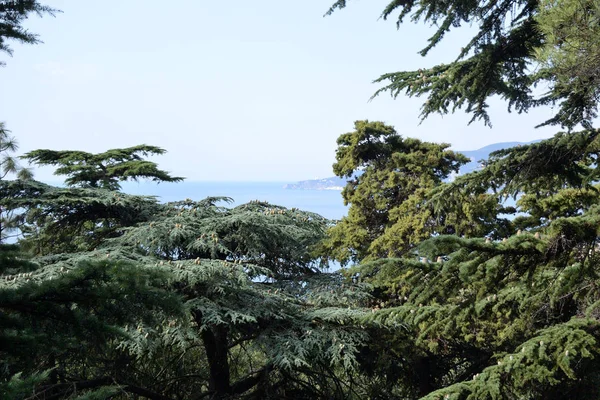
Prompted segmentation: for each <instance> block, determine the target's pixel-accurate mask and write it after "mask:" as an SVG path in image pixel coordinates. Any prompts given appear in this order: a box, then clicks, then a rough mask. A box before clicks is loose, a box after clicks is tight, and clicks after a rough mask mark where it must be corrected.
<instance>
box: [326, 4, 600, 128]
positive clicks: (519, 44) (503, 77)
mask: <svg viewBox="0 0 600 400" xmlns="http://www.w3.org/2000/svg"><path fill="white" fill-rule="evenodd" d="M346 3H347V1H346V0H339V1H336V2H335V4H334V5H333V6H332V7H331V8H330V10H329V12H328V14H331V13H332V12H334V11H335V10H336V9H340V8H344V7H345V6H346ZM540 3H542V4H543V7H545V9H546V10H549V11H546V12H544V13H542V15H541V19H538V10H539V7H540ZM593 4H594V2H593V1H589V2H588V3H587V6H586V4H584V3H582V2H577V1H557V2H554V1H538V0H488V1H467V0H451V1H442V0H394V1H391V2H390V3H389V4H388V5H387V6H386V7H385V9H384V10H383V12H382V18H383V19H388V18H390V17H391V16H392V15H393V14H394V13H395V12H397V11H398V12H399V14H398V17H397V25H398V27H400V25H401V24H402V23H404V22H405V20H406V19H407V18H408V19H410V20H411V21H413V22H423V23H428V24H433V25H435V26H436V28H437V29H436V31H435V33H434V34H433V35H432V36H431V37H430V38H429V39H428V42H429V43H428V44H427V46H426V47H425V48H424V49H423V50H422V51H421V52H420V54H421V55H423V56H425V55H427V53H428V52H429V51H430V50H431V49H432V48H433V47H435V46H436V45H438V44H439V43H441V41H442V39H443V38H444V36H445V34H446V33H447V32H449V31H450V30H451V29H457V28H459V27H461V26H463V25H469V24H476V25H477V26H478V28H479V29H478V30H477V32H476V33H475V35H474V36H473V38H472V39H471V40H470V41H469V42H468V43H465V44H464V47H462V48H461V50H460V51H459V53H458V54H457V58H456V59H455V60H451V61H453V62H450V63H449V64H439V65H436V66H434V67H431V68H426V69H419V70H417V71H400V72H393V73H387V74H384V75H382V76H381V77H379V78H378V79H377V80H376V81H375V82H378V83H385V86H383V87H382V88H381V89H379V90H378V91H377V92H376V93H375V96H377V95H378V94H380V93H382V92H389V93H390V94H391V95H392V97H394V98H395V97H397V96H399V95H402V94H406V95H408V96H423V95H427V101H426V102H425V104H423V107H422V113H421V116H422V118H423V119H424V118H427V117H428V116H429V115H431V114H432V113H441V114H446V113H449V112H454V111H456V110H457V109H460V108H463V107H464V108H465V111H466V112H467V113H469V114H471V115H472V116H473V118H472V120H471V122H472V121H474V120H477V119H482V120H484V122H485V123H486V124H487V125H491V121H490V118H489V115H488V112H487V108H488V99H489V98H490V97H492V96H498V97H500V98H502V99H505V100H506V101H507V103H508V109H509V110H512V109H514V110H516V111H517V112H519V113H521V112H527V111H528V110H529V109H530V108H532V107H538V106H544V105H549V104H558V105H559V106H558V109H557V112H556V114H555V116H554V117H552V118H550V119H549V120H547V121H545V122H543V123H542V125H544V124H556V125H561V126H565V127H568V128H573V127H575V126H576V125H578V124H582V125H584V127H586V128H590V127H591V126H592V125H591V124H592V121H593V119H594V118H595V116H596V112H597V100H598V85H597V83H596V80H595V78H594V77H595V76H597V75H598V74H597V72H595V71H596V67H595V66H594V65H595V64H597V60H598V58H597V54H598V52H597V48H598V45H597V43H598V38H599V37H600V36H599V34H598V30H597V29H595V28H593V26H594V24H595V22H596V21H597V19H598V17H597V13H596V14H592V13H588V14H585V13H586V10H592V9H593ZM590 5H592V7H589V6H590ZM577 7H579V8H577ZM586 7H587V8H586ZM573 8H575V11H573ZM573 15H575V16H579V17H573ZM583 15H587V17H585V18H583V17H581V16H583ZM561 16H562V17H566V16H571V20H567V19H565V18H563V19H562V20H561V19H560V17H561ZM565 21H568V22H566V23H565ZM562 27H565V28H562ZM560 29H562V30H563V31H566V33H568V34H569V35H570V34H571V33H573V32H575V33H578V35H576V36H575V39H574V40H572V41H571V42H568V41H564V40H563V39H562V38H564V37H567V35H562V36H561V33H564V32H560ZM570 36H573V35H570ZM561 40H562V41H561ZM573 43H576V44H578V45H581V44H582V43H583V44H584V46H579V47H577V46H573ZM582 49H583V51H582ZM584 53H585V54H586V55H585V56H583V57H584V59H585V60H586V62H587V63H577V65H581V64H584V65H586V64H587V65H588V67H584V68H581V67H579V68H578V69H574V68H571V66H572V65H573V64H574V63H575V62H576V61H575V60H577V57H581V54H584ZM549 60H550V61H549ZM557 60H558V61H562V64H561V63H560V62H559V63H557V62H556V61H557ZM564 60H567V61H564ZM540 61H541V62H542V63H546V65H545V67H543V68H536V66H537V64H539V62H540ZM569 63H570V64H569ZM573 74H577V76H576V77H575V78H576V79H573ZM545 85H548V87H549V90H548V92H546V93H543V94H542V95H538V94H537V93H536V92H535V91H534V90H533V88H534V87H535V86H545Z"/></svg>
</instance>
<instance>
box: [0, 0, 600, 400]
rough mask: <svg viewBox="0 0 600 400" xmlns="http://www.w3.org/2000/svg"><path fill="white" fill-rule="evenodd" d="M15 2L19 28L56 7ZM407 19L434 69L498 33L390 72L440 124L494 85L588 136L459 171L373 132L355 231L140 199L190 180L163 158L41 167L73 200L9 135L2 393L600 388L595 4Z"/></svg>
mask: <svg viewBox="0 0 600 400" xmlns="http://www.w3.org/2000/svg"><path fill="white" fill-rule="evenodd" d="M345 3H346V2H345V1H343V0H340V1H338V2H336V4H335V5H334V6H333V7H332V11H333V10H334V9H336V8H342V7H344V6H345V5H346V4H345ZM14 4H20V5H21V6H22V7H25V8H23V10H22V11H20V13H17V14H15V17H14V21H13V23H14V24H15V26H16V27H18V26H19V23H20V22H21V21H22V19H23V18H24V17H25V16H26V14H27V12H30V11H39V12H49V11H51V10H48V9H43V8H40V9H36V8H35V7H41V6H38V5H37V3H36V2H16V3H14ZM397 9H398V10H400V17H399V23H401V22H402V21H403V18H405V17H408V16H410V17H411V18H412V19H413V20H415V21H418V20H421V19H422V20H425V21H428V22H434V23H438V30H437V32H436V33H435V35H434V36H433V37H432V38H431V39H430V44H429V46H428V47H427V48H426V49H424V51H423V54H424V55H425V54H426V53H427V52H428V51H429V50H430V49H431V48H432V47H433V46H435V45H436V44H437V43H438V42H439V41H440V40H441V39H442V37H443V35H444V34H445V33H446V32H447V31H448V30H449V29H451V28H452V27H456V26H459V25H461V24H462V23H465V22H471V21H476V22H477V23H479V25H480V31H479V32H478V34H477V35H476V37H475V38H474V39H473V41H472V42H471V43H469V44H468V45H467V46H466V47H465V48H464V49H463V51H462V53H461V54H460V55H459V59H458V60H457V61H455V62H454V63H452V64H449V65H440V66H436V67H433V68H431V69H428V70H420V71H410V72H400V73H395V74H388V75H384V76H383V77H382V78H381V79H382V80H388V79H389V80H390V85H389V86H388V87H386V88H384V90H391V91H392V94H393V95H394V96H397V95H399V94H400V93H401V92H404V91H406V92H407V94H409V95H419V94H427V95H429V100H428V101H427V102H426V103H425V105H424V110H423V112H424V117H426V116H427V115H429V114H430V113H431V112H442V113H444V112H448V111H449V110H451V109H452V108H456V107H461V106H463V105H466V106H467V110H468V111H469V112H472V113H473V115H474V118H483V119H484V120H486V121H488V122H489V120H488V117H487V113H486V107H487V99H488V98H489V97H490V96H492V95H494V94H497V95H501V96H502V97H504V98H506V99H507V100H508V102H509V105H510V106H511V107H515V108H516V109H517V110H518V111H527V110H528V109H529V108H530V107H533V106H538V105H542V104H549V103H554V102H557V103H559V104H560V106H559V108H558V112H557V114H556V116H555V117H554V118H552V119H551V120H550V121H547V123H557V124H562V125H565V126H567V127H568V128H569V131H568V132H560V133H558V134H556V135H555V136H554V137H553V138H550V139H547V140H544V141H541V142H538V143H535V144H530V145H526V146H519V147H515V148H510V149H505V150H501V151H497V152H495V153H492V154H491V155H490V157H489V159H488V160H484V161H483V162H482V167H481V168H480V169H479V170H477V171H476V172H473V173H470V174H466V175H462V176H455V173H456V172H457V171H458V169H459V168H460V166H461V165H463V164H464V163H466V162H467V161H468V160H467V159H466V158H465V157H464V156H462V155H460V154H458V153H455V152H453V151H451V150H449V145H447V144H435V143H428V142H422V141H420V140H416V139H411V138H406V137H403V136H400V135H399V134H398V133H397V132H396V131H395V129H394V128H393V127H391V126H388V125H385V124H384V123H382V122H374V121H357V122H355V125H354V131H352V132H349V133H345V134H342V135H341V136H340V137H339V139H338V149H337V153H336V162H335V164H334V166H333V168H334V172H335V173H336V175H338V176H339V177H343V178H346V179H347V180H348V181H347V185H346V187H345V188H344V191H343V193H342V195H343V198H344V201H345V203H346V204H347V205H349V206H350V207H349V212H348V215H347V216H346V217H344V218H343V219H342V220H340V221H338V222H337V223H334V222H332V221H328V220H326V219H324V218H323V217H321V216H319V215H317V214H314V213H310V212H306V211H301V210H297V209H287V208H285V207H280V206H277V205H272V204H269V203H267V202H263V201H259V200H256V201H252V202H249V203H247V204H241V205H237V206H235V207H233V206H232V205H231V204H230V202H231V201H232V200H231V199H229V198H227V197H209V198H206V199H204V200H200V201H195V200H192V199H185V200H181V201H177V202H171V203H160V202H158V201H157V199H156V198H154V197H150V196H133V195H128V194H125V193H122V192H121V191H120V182H122V181H125V180H128V179H145V178H148V179H152V180H155V181H158V182H160V181H178V180H181V178H177V177H172V176H170V175H169V174H168V173H166V172H164V171H162V170H160V169H158V167H157V165H156V164H155V163H153V162H150V161H148V160H145V159H144V156H147V155H151V154H162V153H163V152H164V150H162V149H160V148H157V147H153V146H146V145H141V146H136V147H131V148H128V149H113V150H109V151H107V152H104V153H100V154H91V153H85V152H80V151H53V150H36V151H33V152H30V153H28V154H26V155H25V156H24V157H25V158H26V159H29V160H30V161H32V162H34V163H37V164H40V165H51V166H55V167H57V170H56V173H57V174H58V175H63V176H66V183H67V187H66V188H64V187H54V186H50V185H46V184H44V183H41V182H36V181H34V180H31V179H16V180H6V179H5V177H7V176H8V174H12V173H15V172H18V166H17V164H16V162H15V160H14V158H12V157H11V154H12V153H13V152H14V151H16V150H17V147H16V144H15V142H14V139H12V138H11V137H10V136H9V135H8V131H6V129H4V126H3V125H0V157H1V158H0V163H1V164H0V167H2V171H1V175H0V177H1V179H0V210H1V211H2V213H3V214H2V215H3V219H2V225H1V227H2V228H1V229H0V230H2V229H5V228H4V227H7V228H11V229H13V230H14V232H16V233H18V235H19V240H18V242H17V243H14V244H0V397H1V398H7V399H108V398H119V399H127V398H149V399H157V400H175V399H195V400H200V399H208V398H212V399H225V398H244V399H263V398H278V399H314V398H323V399H363V398H373V399H394V398H395V399H416V398H423V399H430V400H434V399H437V400H441V399H469V400H479V399H564V398H573V399H597V398H598V397H600V379H599V377H600V344H599V343H600V291H599V290H598V289H599V287H600V280H599V279H598V275H599V267H598V266H599V265H600V252H599V250H600V245H599V243H598V242H599V239H598V238H599V237H600V186H599V185H598V182H599V172H598V171H599V166H598V160H599V158H600V130H598V129H593V127H592V123H593V118H594V115H595V112H596V106H597V93H598V89H597V88H598V84H597V79H598V74H597V72H596V71H597V69H598V53H599V52H598V49H599V48H600V47H599V46H598V43H600V40H598V39H599V38H600V32H599V31H598V26H597V20H598V8H597V4H596V3H595V2H593V1H587V0H582V1H573V0H553V1H546V0H540V1H539V2H538V1H535V0H533V1H519V0H490V1H477V2H466V1H464V0H450V1H449V2H441V1H439V0H414V1H413V0H401V1H393V2H392V3H390V4H389V5H388V6H387V8H386V9H385V11H384V14H383V16H384V18H386V17H388V16H390V15H391V14H392V13H393V12H394V11H395V10H397ZM7 10H8V9H7V8H6V6H5V5H0V29H3V25H2V24H1V21H2V20H3V19H2V18H4V19H6V18H7V15H9V14H7ZM9 11H10V10H9ZM3 13H4V14H3ZM2 35H3V34H2V31H1V30H0V45H2V44H3V43H4V42H3V41H2V40H3V39H2V38H3V37H6V34H4V36H2ZM29 41H32V42H33V41H35V37H33V36H32V37H30V40H29ZM533 66H538V67H539V68H537V69H536V68H532V67H533ZM542 82H547V83H549V84H550V86H549V88H550V91H549V92H548V93H547V94H545V95H543V96H542V97H538V98H536V97H534V96H533V94H532V93H533V92H532V89H531V86H532V85H533V84H536V83H538V84H539V83H542ZM579 124H582V125H583V126H584V129H583V130H581V131H579V132H573V131H572V128H574V127H575V126H576V125H579ZM25 177H26V176H21V178H25ZM332 259H333V260H337V261H340V262H342V263H343V264H349V265H348V268H347V269H344V270H342V271H338V272H328V270H327V268H326V267H327V262H328V261H329V260H332Z"/></svg>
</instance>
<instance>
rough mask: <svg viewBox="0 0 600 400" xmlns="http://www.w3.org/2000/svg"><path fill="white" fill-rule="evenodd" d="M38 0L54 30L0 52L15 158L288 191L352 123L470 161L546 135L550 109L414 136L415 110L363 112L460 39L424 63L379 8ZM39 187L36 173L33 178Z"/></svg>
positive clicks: (277, 2) (438, 122)
mask: <svg viewBox="0 0 600 400" xmlns="http://www.w3.org/2000/svg"><path fill="white" fill-rule="evenodd" d="M332 2H333V0H304V1H294V2H292V1H289V0H284V1H282V0H255V1H247V0H246V1H243V0H231V1H214V0H213V1H208V0H177V1H174V2H166V1H154V0H126V1H118V0H113V1H102V2H100V1H81V0H79V1H76V0H62V1H59V0H47V1H46V3H48V4H49V5H52V6H54V7H56V8H59V9H61V10H63V13H62V14H58V15H57V16H56V18H52V17H44V18H43V19H39V18H36V17H32V19H30V20H29V21H28V22H27V27H29V28H30V29H31V30H32V31H33V32H36V33H39V35H40V38H41V39H42V40H43V41H44V43H43V44H40V45H36V46H21V45H19V44H17V43H14V44H13V48H14V50H15V52H14V57H12V58H9V57H7V56H6V55H3V54H0V58H1V59H2V60H4V61H6V62H7V66H6V67H5V68H3V69H0V86H1V87H2V92H1V95H0V120H2V121H5V122H6V124H7V127H8V128H9V129H10V130H12V132H13V134H14V135H15V136H16V137H17V138H18V140H19V141H20V144H21V150H22V151H29V150H33V149H37V148H51V149H57V150H58V149H80V150H86V151H93V152H98V151H103V150H106V149H109V148H116V147H125V146H132V145H136V144H140V143H146V144H152V145H157V146H161V147H164V148H165V149H167V150H168V152H169V153H168V154H167V155H164V156H161V157H158V158H156V161H157V162H158V163H159V164H160V166H161V167H163V168H165V169H167V170H169V171H171V172H172V173H173V174H175V175H179V176H185V177H187V178H188V179H189V180H213V181H214V180H229V181H295V180H302V179H311V178H316V177H325V176H330V175H332V173H331V164H332V163H333V162H334V155H335V147H336V144H335V141H336V138H337V137H338V135H340V134H341V133H344V132H347V131H349V130H351V129H352V126H353V121H355V120H357V119H370V120H382V121H385V122H387V123H389V124H392V125H394V126H395V127H396V130H397V131H398V132H399V133H401V134H402V135H404V136H412V137H418V138H420V139H423V140H429V141H444V142H449V143H451V144H452V145H453V147H454V148H455V149H458V150H472V149H477V148H480V147H483V146H485V145H487V144H490V143H495V142H504V141H530V140H534V139H538V138H543V137H549V136H551V135H552V134H553V133H554V132H555V129H554V128H548V129H543V130H542V129H534V126H535V125H536V123H539V122H541V121H543V120H545V119H546V118H548V117H549V116H550V113H551V111H550V110H549V109H543V110H537V111H536V112H534V113H530V114H529V115H517V114H508V113H507V112H506V111H505V110H506V107H505V104H503V103H502V102H500V101H497V102H494V104H493V107H492V112H491V113H492V118H493V123H494V128H493V129H489V128H487V127H484V126H483V123H474V124H472V125H471V126H469V127H467V122H468V120H469V117H468V116H467V115H465V114H463V113H462V112H461V113H458V114H455V115H449V116H445V117H443V118H442V117H438V116H436V117H432V118H430V119H429V120H427V121H426V122H424V123H422V124H421V125H419V118H418V114H419V107H420V102H421V99H419V98H416V99H408V98H402V99H400V98H399V99H397V100H392V99H390V98H389V97H388V96H387V95H386V96H383V97H379V98H377V99H375V100H373V101H372V102H369V101H368V100H369V97H370V96H371V95H372V94H373V92H374V91H375V90H376V89H377V87H378V86H377V85H376V84H372V83H371V81H372V80H373V79H375V78H377V77H378V76H379V75H381V74H383V73H385V72H392V71H398V70H410V69H416V68H419V67H423V66H428V65H432V64H434V63H438V62H446V63H447V62H450V61H452V60H453V57H454V56H455V54H456V50H457V49H458V48H460V47H461V46H462V45H463V43H464V42H465V41H466V40H467V39H468V32H458V33H456V34H453V35H451V36H449V37H448V40H446V41H444V42H443V43H442V45H441V46H440V48H439V49H437V50H435V51H434V52H433V53H432V54H431V56H430V57H427V58H423V57H421V56H419V55H418V54H417V51H418V50H419V49H420V48H422V47H423V46H424V45H425V43H426V39H427V37H428V36H427V35H428V33H429V32H430V31H429V30H428V29H427V28H426V27H423V26H416V25H405V26H403V27H402V28H401V29H400V30H399V31H398V30H396V27H395V23H394V22H395V21H383V20H380V19H379V14H380V11H381V9H382V8H383V7H384V6H385V4H386V3H387V1H386V0H383V1H366V0H362V1H360V0H359V1H351V2H350V5H349V7H348V8H346V9H344V10H342V11H339V12H336V13H334V14H333V15H332V16H329V17H325V18H324V17H323V14H324V13H325V11H327V9H328V7H329V6H330V4H331V3H332ZM37 177H38V178H39V179H45V180H47V179H50V171H49V170H41V171H38V172H37Z"/></svg>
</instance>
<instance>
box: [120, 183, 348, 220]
mask: <svg viewBox="0 0 600 400" xmlns="http://www.w3.org/2000/svg"><path fill="white" fill-rule="evenodd" d="M286 183H289V182H179V183H165V182H162V183H158V184H157V183H152V182H125V183H123V184H122V191H123V192H125V193H129V194H136V195H148V196H156V197H157V198H158V200H159V201H160V202H170V201H177V200H184V199H186V198H189V199H192V200H202V199H204V198H206V197H213V196H224V197H230V198H232V199H233V203H231V204H226V203H223V204H222V205H223V206H226V207H235V206H237V205H240V204H244V203H247V202H249V201H251V200H260V201H267V202H269V203H271V204H273V205H278V206H284V207H287V208H292V207H296V208H299V209H300V210H304V211H310V212H314V213H317V214H319V215H321V216H323V217H325V218H328V219H333V220H338V219H340V218H342V217H343V216H345V215H346V213H347V212H348V208H347V207H346V206H344V202H343V199H342V194H341V191H339V190H299V189H284V186H285V184H286Z"/></svg>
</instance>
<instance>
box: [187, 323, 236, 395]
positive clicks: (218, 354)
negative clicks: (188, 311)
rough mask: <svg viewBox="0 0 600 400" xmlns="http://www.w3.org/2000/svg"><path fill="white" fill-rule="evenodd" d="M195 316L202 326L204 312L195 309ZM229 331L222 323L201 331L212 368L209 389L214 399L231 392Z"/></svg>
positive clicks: (210, 367)
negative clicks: (228, 356) (228, 357)
mask: <svg viewBox="0 0 600 400" xmlns="http://www.w3.org/2000/svg"><path fill="white" fill-rule="evenodd" d="M194 318H195V319H196V323H197V324H198V326H201V324H202V313H200V312H199V311H194ZM227 333H228V332H227V327H225V326H222V325H217V326H214V327H210V328H207V329H205V330H204V331H202V333H201V335H202V342H203V343H204V349H205V351H206V357H207V359H208V365H209V369H210V380H209V384H208V389H209V391H211V392H212V393H213V395H212V398H213V399H223V398H226V397H227V396H229V395H230V394H231V381H230V376H229V361H228V359H227V355H228V346H227V344H228V343H227Z"/></svg>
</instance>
